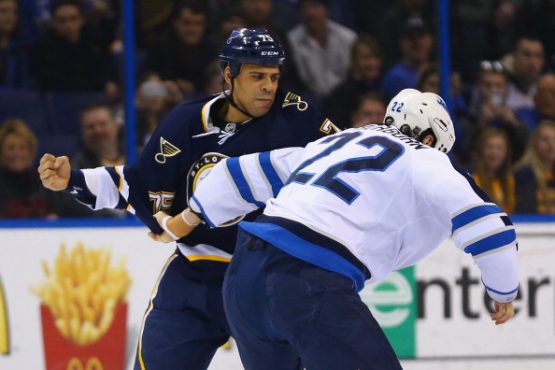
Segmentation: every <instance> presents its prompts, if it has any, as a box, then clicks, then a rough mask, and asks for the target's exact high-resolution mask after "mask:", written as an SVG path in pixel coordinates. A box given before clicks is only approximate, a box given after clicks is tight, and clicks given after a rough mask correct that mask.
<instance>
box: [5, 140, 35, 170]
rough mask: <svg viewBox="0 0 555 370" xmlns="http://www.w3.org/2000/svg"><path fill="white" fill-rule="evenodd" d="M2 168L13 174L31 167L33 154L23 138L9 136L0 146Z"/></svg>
mask: <svg viewBox="0 0 555 370" xmlns="http://www.w3.org/2000/svg"><path fill="white" fill-rule="evenodd" d="M1 150H2V155H1V158H2V163H1V164H2V167H4V168H7V169H8V170H10V171H13V172H22V171H25V170H26V169H28V168H29V167H31V165H32V163H33V154H32V151H31V146H30V145H29V143H28V142H27V141H26V140H25V138H24V137H22V136H21V135H18V134H9V135H7V136H6V138H5V139H4V143H3V144H2V148H1Z"/></svg>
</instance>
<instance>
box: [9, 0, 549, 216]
mask: <svg viewBox="0 0 555 370" xmlns="http://www.w3.org/2000/svg"><path fill="white" fill-rule="evenodd" d="M135 4H136V24H135V25H134V26H135V32H136V39H137V57H136V66H137V70H138V74H137V80H138V88H137V91H136V108H137V117H138V122H137V128H138V130H137V131H138V137H137V141H138V144H139V148H138V151H140V147H141V146H142V145H144V143H145V142H146V141H147V140H148V138H149V137H150V134H151V133H152V132H153V130H154V129H155V128H156V127H157V125H158V124H159V122H160V120H161V119H162V118H163V117H164V116H165V114H166V113H167V112H168V111H169V110H170V109H171V108H172V107H173V106H175V105H176V104H180V103H182V102H187V101H190V100H193V99H196V98H199V97H202V96H205V95H208V94H215V93H219V92H220V91H222V89H224V88H225V86H224V85H223V84H222V77H221V72H220V68H219V63H218V52H219V50H220V48H221V46H222V44H223V43H224V42H225V40H226V38H227V36H228V35H229V34H230V33H231V30H233V29H234V28H238V27H262V28H266V29H269V30H270V31H271V32H272V33H273V34H274V35H275V36H276V37H277V38H279V40H280V41H281V43H282V44H283V46H284V48H285V50H286V54H287V60H286V64H285V67H284V68H283V70H282V78H281V82H280V84H281V86H282V87H283V88H285V89H287V90H291V91H293V92H295V93H296V94H298V95H301V96H302V97H303V99H304V100H307V101H309V102H311V104H314V105H316V106H317V107H318V108H319V109H320V110H321V111H323V112H324V113H325V114H327V115H328V117H329V118H330V119H331V120H332V121H333V122H334V123H335V124H336V125H337V126H339V127H342V128H347V127H358V126H361V125H364V124H366V123H369V122H381V121H382V120H383V117H384V115H385V109H386V105H387V102H388V100H389V99H390V98H391V97H393V96H394V95H395V94H396V93H397V92H399V91H400V90H401V89H404V88H417V89H419V90H421V91H430V92H435V93H439V66H438V45H437V14H436V12H437V9H436V8H437V4H436V1H433V0H396V1H392V0H387V1H386V0H372V1H368V0H347V1H346V0H273V1H272V0H197V1H194V0H189V1H177V0H137V1H135ZM121 12H122V10H121V9H120V1H116V0H58V1H56V0H0V121H1V123H0V217H3V218H17V217H20V218H24V217H76V216H92V212H90V211H89V210H88V209H87V208H85V207H81V206H79V205H76V203H75V202H73V200H72V199H70V198H71V197H70V196H69V195H67V194H53V193H50V192H48V191H46V190H44V189H43V188H42V187H41V185H40V180H39V179H38V177H37V174H36V170H35V166H36V162H37V156H38V155H39V154H40V153H42V152H45V151H49V152H54V153H56V154H65V155H68V156H70V157H71V162H72V165H73V166H74V167H77V168H90V167H96V166H113V165H121V164H123V163H125V154H124V151H123V150H122V147H123V130H122V126H123V125H124V121H125V120H124V117H123V113H122V91H123V89H122V73H121V72H122V65H123V42H122V24H121V21H122V13H121ZM450 28H451V56H452V68H453V73H452V76H451V80H450V96H449V101H450V111H451V115H452V117H453V120H454V124H455V129H456V134H457V142H456V145H455V148H454V149H453V151H452V154H451V155H452V156H453V157H454V158H456V159H457V160H458V161H459V162H461V163H462V164H463V165H465V166H466V167H467V168H469V169H470V170H471V171H472V174H473V177H474V178H475V180H476V181H477V182H478V184H479V185H480V186H481V187H482V188H483V189H484V190H485V191H486V192H487V193H488V195H489V196H490V197H491V198H492V200H494V201H495V202H496V203H498V204H500V205H501V206H502V208H503V209H504V210H505V211H507V212H509V213H526V214H528V213H540V214H554V213H555V74H554V71H555V37H553V36H554V35H555V0H480V1H476V0H459V1H456V2H452V3H451V19H450ZM99 215H100V216H118V217H119V216H122V214H121V213H117V212H114V211H106V212H103V213H97V214H95V216H99Z"/></svg>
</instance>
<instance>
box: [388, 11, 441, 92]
mask: <svg viewBox="0 0 555 370" xmlns="http://www.w3.org/2000/svg"><path fill="white" fill-rule="evenodd" d="M433 44H434V39H433V37H432V34H431V33H430V31H429V29H428V28H427V27H426V25H425V24H424V22H423V21H422V20H421V19H419V18H411V19H409V20H408V21H407V23H406V24H405V25H404V26H403V29H402V32H401V36H400V39H399V47H400V49H401V54H402V56H401V60H400V61H399V62H398V63H397V64H395V65H394V66H393V67H391V69H389V70H388V71H387V72H386V74H385V76H384V78H383V92H384V97H385V99H386V100H390V99H391V98H393V97H394V96H395V95H397V93H398V92H399V91H401V90H403V89H406V88H416V85H417V82H418V72H419V71H420V69H421V68H423V67H424V66H425V65H426V64H428V63H430V60H431V53H432V47H433Z"/></svg>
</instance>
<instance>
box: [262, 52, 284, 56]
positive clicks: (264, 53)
mask: <svg viewBox="0 0 555 370" xmlns="http://www.w3.org/2000/svg"><path fill="white" fill-rule="evenodd" d="M260 55H268V56H274V55H279V52H278V51H263V52H261V53H260Z"/></svg>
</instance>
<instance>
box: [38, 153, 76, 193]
mask: <svg viewBox="0 0 555 370" xmlns="http://www.w3.org/2000/svg"><path fill="white" fill-rule="evenodd" d="M38 172H39V175H40V180H41V181H42V185H43V186H44V187H45V188H47V189H50V190H54V191H60V190H65V189H66V188H67V185H68V183H69V175H70V172H71V166H70V165H69V158H68V157H66V156H62V157H55V156H53V155H52V154H48V153H46V154H45V155H43V156H42V158H41V159H40V164H39V168H38Z"/></svg>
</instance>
